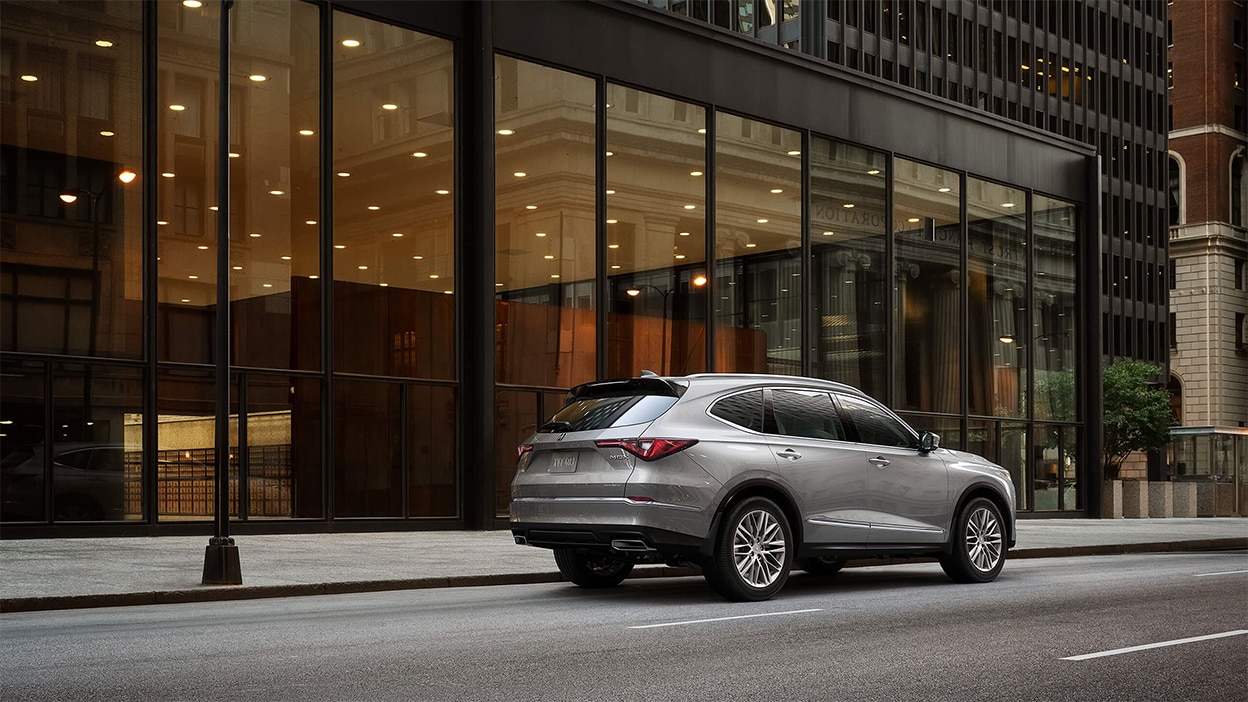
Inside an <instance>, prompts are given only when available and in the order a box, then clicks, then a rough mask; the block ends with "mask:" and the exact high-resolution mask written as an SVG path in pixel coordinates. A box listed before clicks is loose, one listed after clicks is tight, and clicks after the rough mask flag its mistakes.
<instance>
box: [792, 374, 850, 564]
mask: <svg viewBox="0 0 1248 702" xmlns="http://www.w3.org/2000/svg"><path fill="white" fill-rule="evenodd" d="M768 403H769V406H770V411H771V417H772V421H771V422H770V424H771V426H770V427H769V429H770V430H771V431H769V443H770V446H771V450H772V452H773V453H774V454H775V457H776V470H777V472H779V473H780V475H781V477H782V479H783V480H784V481H785V482H786V483H787V484H788V485H789V487H790V489H791V490H793V492H794V493H795V494H796V495H797V496H798V500H799V503H800V507H799V509H800V510H801V513H802V514H801V518H802V521H803V534H804V537H805V538H804V541H805V543H807V544H865V543H867V541H868V539H867V534H868V532H869V530H870V521H869V519H868V516H867V492H866V490H867V478H868V474H869V473H868V470H867V469H868V468H869V466H868V465H867V463H866V462H865V461H863V460H861V456H860V455H859V454H858V453H857V452H855V451H853V450H851V447H852V446H853V444H852V443H851V442H850V441H849V440H848V439H849V435H848V433H847V432H846V429H845V426H844V423H843V422H842V420H841V417H840V414H839V412H838V411H837V408H836V404H835V403H834V402H833V401H832V396H831V395H830V394H829V393H828V392H827V391H824V390H810V389H801V388H771V389H770V390H769V391H768Z"/></svg>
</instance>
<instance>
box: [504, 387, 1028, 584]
mask: <svg viewBox="0 0 1248 702" xmlns="http://www.w3.org/2000/svg"><path fill="white" fill-rule="evenodd" d="M1014 500H1015V495H1014V486H1013V483H1012V481H1011V480H1010V474H1009V472H1008V471H1007V470H1006V469H1004V468H1002V467H1001V466H999V465H996V464H994V463H992V462H991V461H988V460H987V459H985V458H983V457H981V456H977V455H974V454H970V453H964V452H961V451H952V450H949V449H945V448H941V447H940V441H939V437H938V436H937V435H935V434H932V433H931V432H924V433H922V434H920V433H919V432H916V431H915V430H914V429H912V428H911V427H910V426H909V425H908V424H906V422H904V421H902V420H901V419H900V418H899V417H897V415H896V414H894V413H893V412H892V411H890V410H889V409H888V408H887V407H885V406H884V405H882V404H880V403H879V402H876V401H875V400H874V399H872V398H871V397H869V396H867V395H866V394H865V393H863V392H862V391H860V390H858V389H856V388H853V387H851V386H849V385H844V384H841V383H835V382H830V381H825V380H817V379H810V378H800V377H793V376H779V375H746V374H723V373H705V374H697V375H690V376H685V377H659V376H657V375H654V374H652V373H643V374H642V376H640V377H636V378H630V379H624V380H612V381H602V382H593V383H587V384H585V385H580V386H578V387H576V388H574V389H573V390H572V391H571V392H569V393H568V397H567V401H566V403H565V404H564V406H563V407H562V408H561V409H560V410H559V411H558V412H557V413H555V415H554V417H552V418H551V420H550V421H548V422H546V423H545V424H544V425H542V426H541V427H539V428H538V430H537V431H536V432H535V433H534V434H533V435H532V436H530V437H529V438H528V439H526V440H525V441H524V442H523V443H522V444H521V445H520V446H519V447H518V449H517V470H516V475H515V478H514V479H513V481H512V493H511V523H510V527H511V531H512V534H513V536H514V538H515V541H516V543H518V544H523V545H529V546H537V547H541V548H548V549H552V550H553V552H554V559H555V563H556V564H557V565H558V567H559V570H560V572H561V573H562V574H563V576H564V577H565V578H567V579H568V580H570V581H571V582H572V583H574V584H576V585H579V586H581V587H588V588H594V587H610V586H614V585H618V584H619V583H620V582H622V581H623V580H624V578H625V577H627V576H628V575H629V573H630V572H631V571H632V569H633V567H634V566H635V565H636V564H639V563H666V564H668V565H672V566H694V567H697V568H699V569H701V571H702V573H703V575H704V577H705V578H706V580H707V582H708V583H709V584H710V586H711V587H712V588H713V589H714V590H715V591H716V592H718V593H719V594H720V595H722V596H723V597H725V598H727V599H729V600H737V601H751V600H766V599H769V598H771V597H773V596H775V594H776V593H777V592H779V590H780V589H781V588H782V587H783V586H784V584H785V581H786V579H787V578H788V576H789V572H790V569H791V568H792V567H794V566H796V567H797V568H800V569H802V570H804V571H807V572H809V573H814V574H819V575H831V574H834V573H836V572H837V571H838V570H840V569H841V567H842V566H844V564H845V563H846V561H847V560H849V559H859V558H869V557H890V558H896V557H934V558H936V559H938V560H939V562H940V565H941V567H942V568H943V569H944V571H945V573H946V574H947V575H948V576H949V577H950V578H951V579H952V580H954V581H957V582H961V583H985V582H990V581H992V580H994V579H996V577H997V576H998V574H1000V572H1001V569H1002V567H1003V566H1004V564H1005V558H1006V554H1007V551H1008V549H1010V548H1012V547H1013V546H1014V543H1015V538H1016V536H1015V511H1014V505H1015V501H1014Z"/></svg>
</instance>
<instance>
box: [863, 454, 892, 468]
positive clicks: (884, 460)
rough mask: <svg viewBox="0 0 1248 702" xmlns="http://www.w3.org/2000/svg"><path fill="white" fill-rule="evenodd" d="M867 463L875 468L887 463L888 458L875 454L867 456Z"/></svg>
mask: <svg viewBox="0 0 1248 702" xmlns="http://www.w3.org/2000/svg"><path fill="white" fill-rule="evenodd" d="M867 463H870V464H871V465H873V466H875V467H876V468H883V467H884V466H886V465H888V464H889V460H888V459H887V458H885V457H883V456H876V457H875V458H868V459H867Z"/></svg>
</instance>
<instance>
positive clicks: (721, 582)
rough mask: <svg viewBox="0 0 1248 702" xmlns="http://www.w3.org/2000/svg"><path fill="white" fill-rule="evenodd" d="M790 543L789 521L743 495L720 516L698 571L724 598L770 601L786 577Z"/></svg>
mask: <svg viewBox="0 0 1248 702" xmlns="http://www.w3.org/2000/svg"><path fill="white" fill-rule="evenodd" d="M792 541H793V536H792V533H791V532H790V530H789V521H788V519H786V518H785V516H784V512H783V511H781V509H780V508H779V507H778V506H776V503H774V502H772V501H771V500H769V499H767V498H765V497H750V498H747V499H745V500H742V501H741V502H738V503H737V504H735V505H733V506H732V507H730V508H729V509H728V512H727V513H725V514H724V516H723V519H722V520H721V522H720V528H719V533H718V534H717V535H716V539H715V546H714V551H713V553H712V555H711V559H710V561H709V562H708V563H707V564H706V565H705V566H704V567H703V569H702V572H703V575H704V576H705V577H706V581H707V582H708V583H710V585H711V587H712V588H714V590H715V591H716V592H718V593H719V594H720V595H722V596H723V597H725V598H727V599H729V600H734V601H739V602H749V601H759V600H768V599H771V598H772V597H774V596H775V594H776V593H777V592H779V591H780V588H782V587H784V582H785V581H786V580H787V579H788V577H789V566H790V565H791V564H792V561H793V552H792V549H791V548H790V544H791V543H792Z"/></svg>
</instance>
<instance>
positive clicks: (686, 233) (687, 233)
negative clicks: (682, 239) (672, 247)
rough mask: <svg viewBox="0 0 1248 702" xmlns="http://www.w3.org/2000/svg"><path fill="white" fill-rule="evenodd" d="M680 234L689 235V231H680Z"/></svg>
mask: <svg viewBox="0 0 1248 702" xmlns="http://www.w3.org/2000/svg"><path fill="white" fill-rule="evenodd" d="M680 235H681V236H689V232H681V233H680Z"/></svg>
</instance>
